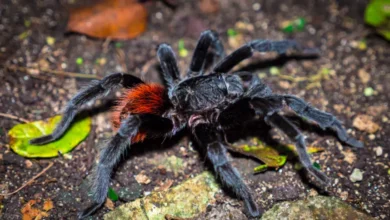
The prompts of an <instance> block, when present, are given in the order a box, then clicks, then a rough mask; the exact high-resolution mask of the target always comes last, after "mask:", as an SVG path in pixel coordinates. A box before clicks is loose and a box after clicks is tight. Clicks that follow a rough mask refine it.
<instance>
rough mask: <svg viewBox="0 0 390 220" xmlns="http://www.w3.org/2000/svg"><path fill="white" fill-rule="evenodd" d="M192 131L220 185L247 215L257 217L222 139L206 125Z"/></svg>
mask: <svg viewBox="0 0 390 220" xmlns="http://www.w3.org/2000/svg"><path fill="white" fill-rule="evenodd" d="M193 131H194V135H195V137H196V139H197V141H198V142H199V144H200V145H201V146H202V147H204V148H206V150H207V158H208V159H209V161H210V162H211V164H212V165H213V168H214V172H215V173H216V174H217V176H218V178H219V180H220V181H221V183H222V184H223V185H224V186H225V187H227V188H229V189H231V190H232V191H233V193H234V194H235V195H236V196H237V197H238V198H240V199H242V200H243V201H244V204H245V208H246V212H247V214H248V215H250V216H253V217H257V216H259V215H260V210H259V209H258V207H257V205H256V202H255V200H254V199H253V197H252V195H251V192H250V190H249V189H248V187H247V186H246V185H245V183H244V181H243V180H242V178H241V176H240V174H239V173H238V171H237V170H236V169H235V168H234V167H233V166H232V165H231V164H230V162H229V160H228V157H227V155H226V148H225V146H224V145H223V144H222V142H223V141H222V138H221V137H220V135H219V134H218V133H217V131H216V130H214V129H213V128H212V126H211V125H208V124H198V125H197V126H196V127H195V128H193Z"/></svg>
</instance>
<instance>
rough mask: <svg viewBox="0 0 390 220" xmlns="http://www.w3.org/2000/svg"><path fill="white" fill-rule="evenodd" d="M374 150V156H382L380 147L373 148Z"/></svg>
mask: <svg viewBox="0 0 390 220" xmlns="http://www.w3.org/2000/svg"><path fill="white" fill-rule="evenodd" d="M374 150H375V153H376V156H377V157H380V156H382V154H383V148H382V147H381V146H378V147H376V148H374Z"/></svg>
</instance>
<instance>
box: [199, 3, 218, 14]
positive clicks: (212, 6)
mask: <svg viewBox="0 0 390 220" xmlns="http://www.w3.org/2000/svg"><path fill="white" fill-rule="evenodd" d="M199 9H200V10H201V11H202V12H204V13H207V14H212V13H216V12H218V11H219V0H200V1H199Z"/></svg>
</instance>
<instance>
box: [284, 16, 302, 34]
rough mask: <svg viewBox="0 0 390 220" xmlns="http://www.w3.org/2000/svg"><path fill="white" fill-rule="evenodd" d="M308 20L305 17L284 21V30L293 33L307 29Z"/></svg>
mask: <svg viewBox="0 0 390 220" xmlns="http://www.w3.org/2000/svg"><path fill="white" fill-rule="evenodd" d="M305 25H306V20H305V18H297V19H295V20H292V21H286V22H283V23H282V30H283V32H285V33H293V32H298V31H303V30H304V29H305Z"/></svg>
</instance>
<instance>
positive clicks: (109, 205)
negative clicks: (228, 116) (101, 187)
mask: <svg viewBox="0 0 390 220" xmlns="http://www.w3.org/2000/svg"><path fill="white" fill-rule="evenodd" d="M104 206H105V207H106V208H108V209H109V210H114V209H115V204H114V202H113V201H112V200H111V199H109V198H107V199H106V202H105V203H104Z"/></svg>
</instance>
